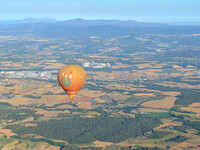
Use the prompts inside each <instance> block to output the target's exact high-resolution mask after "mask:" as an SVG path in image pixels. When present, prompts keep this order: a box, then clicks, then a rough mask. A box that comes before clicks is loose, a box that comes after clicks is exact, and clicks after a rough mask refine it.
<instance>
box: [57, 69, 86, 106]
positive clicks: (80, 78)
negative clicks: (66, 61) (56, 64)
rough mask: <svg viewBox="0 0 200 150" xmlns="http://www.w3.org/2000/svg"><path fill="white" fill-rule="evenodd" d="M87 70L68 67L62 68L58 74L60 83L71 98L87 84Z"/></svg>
mask: <svg viewBox="0 0 200 150" xmlns="http://www.w3.org/2000/svg"><path fill="white" fill-rule="evenodd" d="M85 78H86V73H85V70H84V69H83V68H82V67H81V66H78V65H67V66H64V67H62V68H61V69H60V70H59V72H58V82H59V84H60V86H61V87H62V88H63V90H64V91H65V92H66V93H67V94H68V95H69V97H70V98H71V102H72V103H73V99H72V98H73V97H74V96H75V95H76V93H77V92H78V91H79V90H80V89H81V88H82V86H83V85H84V83H85Z"/></svg>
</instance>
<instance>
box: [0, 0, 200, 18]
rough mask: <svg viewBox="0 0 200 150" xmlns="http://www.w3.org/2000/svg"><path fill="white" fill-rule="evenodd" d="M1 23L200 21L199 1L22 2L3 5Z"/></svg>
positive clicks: (70, 0)
mask: <svg viewBox="0 0 200 150" xmlns="http://www.w3.org/2000/svg"><path fill="white" fill-rule="evenodd" d="M0 4H1V5H0V20H21V19H24V18H43V17H50V18H55V19H57V20H70V19H75V18H82V19H86V20H102V19H105V20H114V19H117V20H136V21H139V22H198V20H200V9H199V8H200V1H197V0H190V1H188V0H168V1H159V2H158V1H157V0H141V1H136V0H124V1H123V2H122V1H114V0H109V1H106V0H102V1H94V0H85V1H81V0H73V1H72V0H69V1H64V0H60V1H53V0H48V1H47V0H43V1H39V0H34V1H33V0H30V1H25V0H18V1H11V0H8V1H3V2H0Z"/></svg>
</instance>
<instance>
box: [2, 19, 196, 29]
mask: <svg viewBox="0 0 200 150" xmlns="http://www.w3.org/2000/svg"><path fill="white" fill-rule="evenodd" d="M33 23H50V24H51V23H53V24H57V25H63V26H71V27H88V26H102V25H115V26H122V27H131V26H139V27H157V26H161V25H162V26H166V25H178V26H179V25H180V26H184V25H186V26H190V25H191V26H192V25H200V22H171V23H170V22H169V23H147V22H138V21H135V20H127V21H122V20H84V19H72V20H65V21H58V20H56V19H54V18H49V17H45V18H26V19H22V20H0V24H33Z"/></svg>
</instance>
